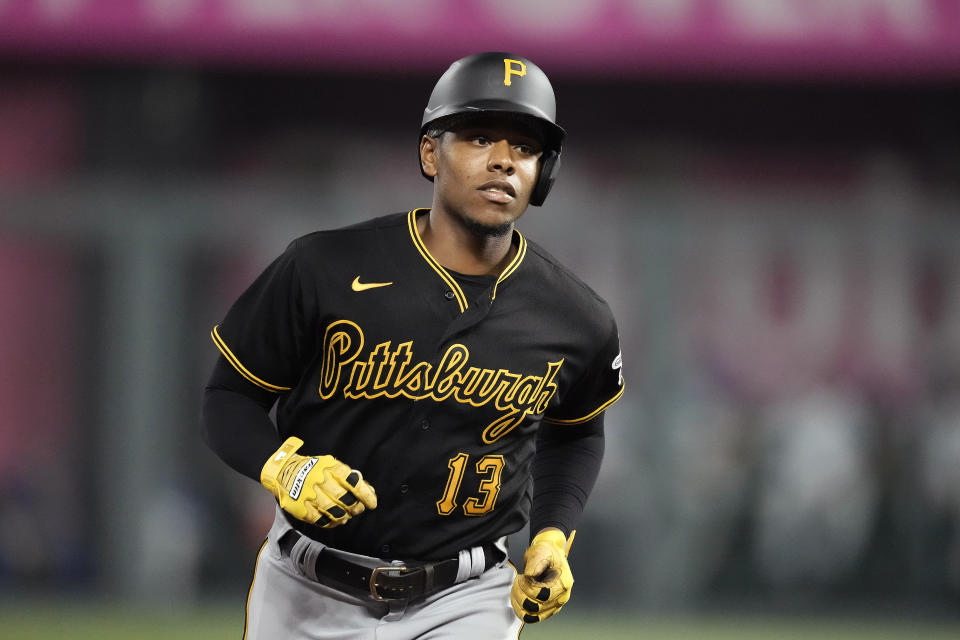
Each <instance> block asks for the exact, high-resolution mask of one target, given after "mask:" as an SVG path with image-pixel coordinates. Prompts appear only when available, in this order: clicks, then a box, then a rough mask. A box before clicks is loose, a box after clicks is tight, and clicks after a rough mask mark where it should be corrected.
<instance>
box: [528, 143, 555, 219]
mask: <svg viewBox="0 0 960 640" xmlns="http://www.w3.org/2000/svg"><path fill="white" fill-rule="evenodd" d="M559 171H560V152H559V151H556V150H554V149H549V150H547V151H544V152H543V155H542V156H540V173H539V175H537V182H536V184H534V185H533V191H532V192H531V193H530V204H531V205H533V206H534V207H539V206H540V205H542V204H543V201H544V200H546V199H547V194H548V193H550V189H552V188H553V183H554V181H555V180H556V179H557V173H558V172H559Z"/></svg>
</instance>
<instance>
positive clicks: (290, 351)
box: [211, 243, 310, 393]
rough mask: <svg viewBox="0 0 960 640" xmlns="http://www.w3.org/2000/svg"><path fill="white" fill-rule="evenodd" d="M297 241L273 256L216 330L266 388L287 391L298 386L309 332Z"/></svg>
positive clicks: (216, 337)
mask: <svg viewBox="0 0 960 640" xmlns="http://www.w3.org/2000/svg"><path fill="white" fill-rule="evenodd" d="M305 318H306V316H305V313H304V295H303V286H302V282H301V277H300V273H299V271H298V269H297V252H296V243H293V244H291V245H290V246H289V247H288V248H287V250H286V251H285V252H284V253H283V254H282V255H280V256H279V257H278V258H277V259H276V260H274V261H273V262H272V263H271V264H270V265H269V266H268V267H267V268H266V269H265V270H264V271H263V273H261V274H260V276H259V277H257V279H256V280H254V282H253V284H251V285H250V287H249V288H248V289H247V290H246V291H244V292H243V293H242V294H241V295H240V297H239V298H237V300H236V302H234V303H233V305H232V306H231V307H230V310H229V311H228V312H227V315H226V316H225V317H224V319H223V322H221V323H220V324H218V325H217V326H215V327H214V328H213V330H212V331H211V337H212V338H213V341H214V343H215V344H216V345H217V348H218V349H219V350H220V353H222V354H223V356H224V357H225V358H226V359H227V361H228V362H229V363H230V364H231V365H232V366H233V368H234V369H236V370H237V371H238V372H239V373H240V374H241V375H242V376H243V377H244V378H246V379H247V380H248V381H250V382H252V383H253V384H255V385H257V386H258V387H260V388H261V389H266V390H267V391H272V392H274V393H283V392H285V391H289V390H290V389H291V388H293V387H294V386H296V384H297V381H298V380H299V378H300V373H301V369H302V364H301V363H302V354H303V353H304V344H303V342H304V340H305V338H306V336H308V335H310V334H309V332H308V331H307V330H306V326H305V324H306V320H305Z"/></svg>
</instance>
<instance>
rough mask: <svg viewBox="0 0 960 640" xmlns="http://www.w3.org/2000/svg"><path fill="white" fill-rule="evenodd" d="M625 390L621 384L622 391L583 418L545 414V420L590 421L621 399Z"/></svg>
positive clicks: (566, 422)
mask: <svg viewBox="0 0 960 640" xmlns="http://www.w3.org/2000/svg"><path fill="white" fill-rule="evenodd" d="M623 390H624V387H623V385H621V386H620V391H617V393H616V395H615V396H613V397H612V398H610V399H609V400H607V401H606V402H604V403H603V404H602V405H600V406H599V407H597V408H596V409H595V410H594V411H592V412H590V414H588V415H586V416H584V417H582V418H573V419H571V420H562V419H560V418H548V417H546V416H544V417H543V421H544V422H550V423H552V424H580V423H582V422H586V421H588V420H592V419H593V418H596V417H597V416H598V415H600V414H601V413H603V412H604V411H605V410H606V409H607V407H609V406H610V405H612V404H613V403H614V402H616V401H617V400H619V399H620V396H622V395H623Z"/></svg>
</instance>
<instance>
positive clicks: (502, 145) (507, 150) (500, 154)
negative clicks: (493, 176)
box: [487, 139, 515, 175]
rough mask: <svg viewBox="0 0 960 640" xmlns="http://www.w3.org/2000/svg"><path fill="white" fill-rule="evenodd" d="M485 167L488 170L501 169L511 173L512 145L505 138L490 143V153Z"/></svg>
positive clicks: (512, 170)
mask: <svg viewBox="0 0 960 640" xmlns="http://www.w3.org/2000/svg"><path fill="white" fill-rule="evenodd" d="M487 158H488V159H487V169H488V170H489V171H502V172H503V173H506V174H507V175H511V174H513V172H514V171H515V168H514V166H513V147H511V146H510V142H509V141H508V140H506V139H501V140H497V141H495V142H494V143H493V144H491V145H490V153H489V155H488V157H487Z"/></svg>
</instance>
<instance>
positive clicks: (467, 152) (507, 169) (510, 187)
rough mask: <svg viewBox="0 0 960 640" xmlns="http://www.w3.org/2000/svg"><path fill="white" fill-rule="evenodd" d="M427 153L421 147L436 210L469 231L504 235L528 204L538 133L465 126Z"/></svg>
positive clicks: (503, 125)
mask: <svg viewBox="0 0 960 640" xmlns="http://www.w3.org/2000/svg"><path fill="white" fill-rule="evenodd" d="M428 146H429V145H428ZM427 151H428V153H427V154H426V157H425V156H424V155H423V152H424V148H423V145H421V154H422V155H421V159H423V160H424V169H425V171H427V172H428V174H430V173H431V172H432V175H433V176H434V207H435V208H440V209H441V210H442V212H443V213H447V214H449V215H451V216H452V217H454V218H455V219H458V220H459V221H461V222H463V223H465V224H466V225H467V226H468V227H469V228H470V229H471V230H473V231H476V232H478V233H482V234H486V235H501V234H503V233H506V232H508V231H509V230H510V228H511V227H512V225H513V222H514V221H515V220H516V219H517V218H519V217H520V216H521V215H523V212H524V211H525V210H526V208H527V205H528V204H529V203H530V194H531V192H532V190H533V185H534V183H535V182H536V179H537V172H538V170H539V159H540V155H541V153H542V151H541V143H540V141H539V140H538V137H537V135H536V132H535V131H531V130H530V129H529V128H527V127H525V126H523V125H522V124H519V123H513V122H497V121H488V122H480V123H473V124H467V125H463V126H461V127H458V128H457V129H455V130H453V131H448V132H447V133H445V134H444V135H443V136H442V137H441V139H440V140H437V141H436V142H435V145H433V148H432V149H427Z"/></svg>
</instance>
